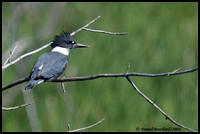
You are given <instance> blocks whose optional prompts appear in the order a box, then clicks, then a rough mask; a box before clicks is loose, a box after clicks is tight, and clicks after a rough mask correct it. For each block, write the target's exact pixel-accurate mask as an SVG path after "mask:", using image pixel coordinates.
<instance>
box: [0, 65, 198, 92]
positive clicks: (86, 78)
mask: <svg viewBox="0 0 200 134" xmlns="http://www.w3.org/2000/svg"><path fill="white" fill-rule="evenodd" d="M197 70H198V67H196V68H192V69H188V70H184V71H181V72H177V71H176V72H174V71H173V73H172V72H168V73H160V74H147V73H118V74H96V75H91V76H83V77H74V78H64V79H54V80H52V81H51V82H72V81H84V80H93V79H97V78H110V77H114V78H117V77H126V76H139V77H163V76H173V75H181V74H186V73H191V72H194V71H197ZM28 80H29V79H28V78H21V79H19V80H17V81H15V82H12V83H10V84H8V85H6V86H4V87H3V88H2V91H4V90H6V89H8V88H11V87H13V86H15V85H18V84H20V83H23V82H26V81H28Z"/></svg>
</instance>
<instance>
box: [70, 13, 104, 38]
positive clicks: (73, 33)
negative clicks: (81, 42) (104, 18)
mask: <svg viewBox="0 0 200 134" xmlns="http://www.w3.org/2000/svg"><path fill="white" fill-rule="evenodd" d="M100 17H101V16H98V17H96V18H95V19H93V20H92V21H90V22H89V23H88V24H86V25H85V26H83V27H81V28H79V29H78V30H76V31H74V32H72V33H71V36H73V35H75V34H76V33H78V32H80V31H81V30H83V29H84V28H86V27H88V26H89V25H91V24H92V23H94V22H95V21H96V20H98V19H99V18H100Z"/></svg>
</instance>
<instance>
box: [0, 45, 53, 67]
mask: <svg viewBox="0 0 200 134" xmlns="http://www.w3.org/2000/svg"><path fill="white" fill-rule="evenodd" d="M51 43H52V42H50V43H48V44H46V45H44V46H43V47H41V48H38V49H36V50H34V51H32V52H29V53H26V54H24V55H22V56H20V57H18V58H17V59H15V60H14V61H12V62H10V63H8V64H6V65H3V66H2V69H5V68H7V67H9V66H10V65H12V64H15V63H16V62H18V61H19V60H21V59H23V58H25V57H27V56H29V55H32V54H34V53H37V52H39V51H41V50H42V49H44V48H46V47H48V46H50V44H51Z"/></svg>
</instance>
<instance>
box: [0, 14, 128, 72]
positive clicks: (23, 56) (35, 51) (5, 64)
mask: <svg viewBox="0 0 200 134" xmlns="http://www.w3.org/2000/svg"><path fill="white" fill-rule="evenodd" d="M100 17H101V16H98V17H96V18H95V19H93V20H92V21H90V22H89V23H87V24H86V25H85V26H83V27H81V28H79V29H78V30H76V31H74V32H72V33H71V36H73V35H75V34H76V33H78V32H80V31H81V30H86V31H91V32H99V33H106V34H114V35H125V34H127V33H125V32H122V33H120V32H118V33H112V32H107V31H102V30H93V29H87V28H86V27H88V26H89V25H91V24H92V23H94V22H95V21H96V20H98V19H99V18H100ZM51 43H52V42H50V43H48V44H46V45H44V46H43V47H41V48H38V49H36V50H34V51H32V52H29V53H26V54H24V55H22V56H20V57H18V58H17V59H15V60H14V61H12V62H10V63H8V64H7V62H8V61H7V60H6V62H5V63H4V65H3V66H2V70H3V69H5V68H7V67H9V66H10V65H13V64H15V63H16V62H18V61H19V60H21V59H23V58H25V57H27V56H29V55H32V54H34V53H37V52H39V51H41V50H42V49H44V48H47V47H48V46H50V45H51ZM14 50H15V49H14ZM14 50H13V53H14ZM13 53H12V54H13ZM10 57H11V56H10ZM10 57H9V58H8V59H10Z"/></svg>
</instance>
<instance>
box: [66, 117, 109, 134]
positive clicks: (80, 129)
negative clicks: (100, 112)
mask: <svg viewBox="0 0 200 134" xmlns="http://www.w3.org/2000/svg"><path fill="white" fill-rule="evenodd" d="M104 120H105V118H103V119H101V120H100V121H98V122H96V123H94V124H92V125H90V126H87V127H84V128H79V129H75V130H70V125H69V124H67V126H68V132H79V131H83V130H86V129H89V128H92V127H94V126H96V125H98V124H100V123H101V122H102V121H104Z"/></svg>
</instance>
